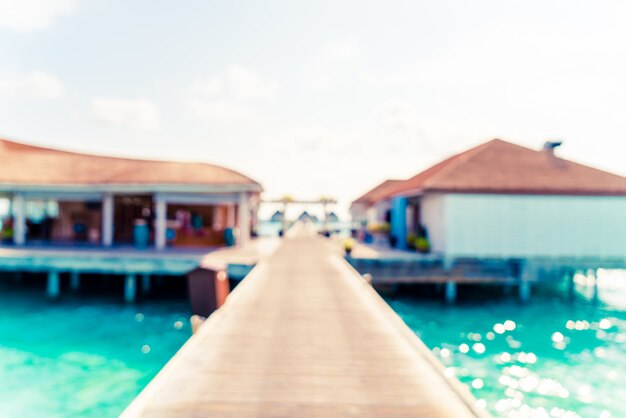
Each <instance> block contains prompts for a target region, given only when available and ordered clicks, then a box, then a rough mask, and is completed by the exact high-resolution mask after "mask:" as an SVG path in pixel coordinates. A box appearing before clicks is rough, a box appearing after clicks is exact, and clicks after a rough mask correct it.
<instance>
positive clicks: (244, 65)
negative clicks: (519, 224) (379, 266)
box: [0, 0, 626, 214]
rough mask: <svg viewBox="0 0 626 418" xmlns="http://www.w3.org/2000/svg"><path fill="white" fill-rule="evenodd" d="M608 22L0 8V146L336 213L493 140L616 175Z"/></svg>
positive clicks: (33, 0) (332, 11) (323, 6)
mask: <svg viewBox="0 0 626 418" xmlns="http://www.w3.org/2000/svg"><path fill="white" fill-rule="evenodd" d="M624 22H626V2H623V1H621V0H620V1H617V0H616V1H574V0H567V1H548V0H542V1H530V0H526V1H513V0H511V1H506V0H495V1H441V0H437V1H393V0H389V1H379V2H370V1H363V0H358V1H357V0H355V1H338V0H332V1H322V0H316V1H307V2H305V1H298V0H293V1H288V0H282V1H258V0H255V1H237V2H232V1H221V2H218V1H208V0H203V1H199V0H178V1H174V0H134V1H121V0H106V1H104V0H20V1H15V0H0V62H1V63H2V65H0V136H3V137H6V138H10V139H15V140H22V141H25V142H31V143H35V144H41V145H46V146H54V147H60V148H65V149H72V150H79V151H89V152H97V153H106V154H112V155H124V156H133V157H145V158H159V159H179V160H198V161H206V162H212V163H217V164H220V165H224V166H228V167H231V168H234V169H236V170H239V171H241V172H243V173H245V174H247V175H250V176H251V177H253V178H254V179H256V180H258V181H259V182H261V183H262V184H263V186H264V188H265V190H266V193H265V197H266V198H276V197H280V196H282V195H285V194H290V195H293V196H296V197H302V198H316V197H319V196H321V195H330V196H334V197H336V198H337V199H339V200H340V202H341V204H340V205H339V207H338V210H339V212H340V214H345V213H346V209H347V207H348V205H349V202H350V201H351V200H352V199H354V198H356V197H357V196H358V195H360V194H361V193H363V192H364V191H366V190H367V189H369V188H370V187H372V186H374V185H375V184H376V183H378V182H380V181H382V180H384V179H386V178H406V177H409V176H411V175H413V174H415V173H417V172H418V171H420V170H422V169H424V168H426V167H427V166H429V165H431V164H433V163H435V162H437V161H439V160H440V159H442V158H444V157H447V156H449V155H450V154H453V153H456V152H459V151H462V150H464V149H466V148H468V147H470V146H473V145H476V144H478V143H481V142H484V141H486V140H489V139H491V138H494V137H499V138H502V139H507V140H510V141H513V142H517V143H520V144H523V145H527V146H530V147H533V148H539V147H541V145H542V144H543V142H544V141H545V140H546V139H562V140H564V146H563V147H562V149H561V150H560V151H559V152H560V155H561V156H563V157H566V158H570V159H573V160H576V161H580V162H583V163H586V164H589V165H592V166H596V167H599V168H603V169H606V170H609V171H613V172H617V173H619V174H622V175H626V164H624V162H623V161H624V159H625V158H624V156H625V153H624V151H625V150H626V146H624V145H623V144H624V139H626V24H624ZM0 169H1V166H0ZM266 212H271V209H269V208H268V209H266Z"/></svg>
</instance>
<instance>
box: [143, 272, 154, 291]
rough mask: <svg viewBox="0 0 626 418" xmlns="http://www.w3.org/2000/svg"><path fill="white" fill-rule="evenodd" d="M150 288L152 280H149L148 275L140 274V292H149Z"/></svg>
mask: <svg viewBox="0 0 626 418" xmlns="http://www.w3.org/2000/svg"><path fill="white" fill-rule="evenodd" d="M151 289H152V282H151V281H150V275H149V274H144V275H142V276H141V292H142V293H144V294H147V293H150V290H151Z"/></svg>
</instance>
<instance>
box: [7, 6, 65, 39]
mask: <svg viewBox="0 0 626 418" xmlns="http://www.w3.org/2000/svg"><path fill="white" fill-rule="evenodd" d="M75 6H76V0H0V28H6V29H10V30H14V31H16V32H20V33H27V32H34V31H37V30H42V29H46V28H48V27H49V26H51V25H52V24H53V23H54V22H55V20H57V19H58V18H59V17H61V16H66V15H69V14H71V13H72V12H73V11H74V10H75V8H76V7H75Z"/></svg>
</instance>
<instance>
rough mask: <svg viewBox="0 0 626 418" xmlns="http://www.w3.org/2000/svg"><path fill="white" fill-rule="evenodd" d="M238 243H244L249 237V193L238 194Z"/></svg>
mask: <svg viewBox="0 0 626 418" xmlns="http://www.w3.org/2000/svg"><path fill="white" fill-rule="evenodd" d="M238 215H239V216H238V218H239V225H238V226H239V245H245V244H246V243H247V242H248V240H249V239H250V195H249V194H248V193H245V192H244V193H241V194H240V195H239V214H238Z"/></svg>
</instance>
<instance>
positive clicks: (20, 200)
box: [11, 193, 26, 245]
mask: <svg viewBox="0 0 626 418" xmlns="http://www.w3.org/2000/svg"><path fill="white" fill-rule="evenodd" d="M11 210H12V211H13V242H14V243H15V245H24V244H25V243H26V199H25V198H24V195H23V194H22V193H15V194H14V195H13V201H12V202H11Z"/></svg>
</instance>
